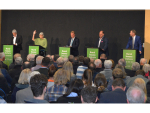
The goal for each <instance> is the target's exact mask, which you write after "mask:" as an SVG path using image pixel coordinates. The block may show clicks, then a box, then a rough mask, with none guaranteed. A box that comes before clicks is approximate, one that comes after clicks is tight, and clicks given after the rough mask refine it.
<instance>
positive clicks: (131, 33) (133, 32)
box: [130, 29, 136, 37]
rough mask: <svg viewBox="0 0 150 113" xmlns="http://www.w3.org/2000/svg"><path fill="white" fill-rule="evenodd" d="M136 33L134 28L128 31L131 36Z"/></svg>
mask: <svg viewBox="0 0 150 113" xmlns="http://www.w3.org/2000/svg"><path fill="white" fill-rule="evenodd" d="M135 35H136V31H135V30H134V29H132V30H131V31H130V36H131V37H134V36H135Z"/></svg>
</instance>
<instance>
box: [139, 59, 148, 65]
mask: <svg viewBox="0 0 150 113" xmlns="http://www.w3.org/2000/svg"><path fill="white" fill-rule="evenodd" d="M144 64H147V59H145V58H141V59H140V65H141V66H143V65H144Z"/></svg>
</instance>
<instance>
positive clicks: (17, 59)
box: [15, 57, 23, 65]
mask: <svg viewBox="0 0 150 113" xmlns="http://www.w3.org/2000/svg"><path fill="white" fill-rule="evenodd" d="M22 63H23V61H22V58H21V57H17V58H15V65H22Z"/></svg>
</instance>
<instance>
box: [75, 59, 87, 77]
mask: <svg viewBox="0 0 150 113" xmlns="http://www.w3.org/2000/svg"><path fill="white" fill-rule="evenodd" d="M89 62H90V59H89V58H88V57H84V59H83V65H81V66H79V67H78V68H77V73H76V76H77V78H79V79H82V75H83V73H84V70H86V69H88V64H89Z"/></svg>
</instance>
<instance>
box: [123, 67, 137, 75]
mask: <svg viewBox="0 0 150 113" xmlns="http://www.w3.org/2000/svg"><path fill="white" fill-rule="evenodd" d="M125 72H126V73H127V75H128V76H130V77H134V76H135V72H136V71H133V70H130V69H126V68H125Z"/></svg>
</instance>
